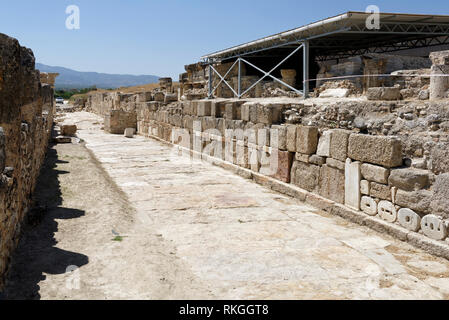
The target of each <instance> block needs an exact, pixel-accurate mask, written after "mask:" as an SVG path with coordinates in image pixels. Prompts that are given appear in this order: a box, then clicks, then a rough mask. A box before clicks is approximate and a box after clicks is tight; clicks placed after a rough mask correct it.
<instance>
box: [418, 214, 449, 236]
mask: <svg viewBox="0 0 449 320" xmlns="http://www.w3.org/2000/svg"><path fill="white" fill-rule="evenodd" d="M421 230H422V231H423V233H424V234H425V235H426V236H427V237H429V238H431V239H434V240H444V239H446V237H447V226H446V224H445V222H444V221H443V220H442V219H441V217H438V216H436V215H433V214H429V215H427V216H425V217H424V218H422V220H421Z"/></svg>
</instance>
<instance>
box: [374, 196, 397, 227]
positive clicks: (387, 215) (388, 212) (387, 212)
mask: <svg viewBox="0 0 449 320" xmlns="http://www.w3.org/2000/svg"><path fill="white" fill-rule="evenodd" d="M377 212H378V213H379V216H380V217H381V218H382V219H383V220H385V221H387V222H390V223H393V222H395V221H396V220H397V217H398V214H397V211H396V208H395V206H394V204H392V203H391V202H390V201H380V202H379V204H378V205H377Z"/></svg>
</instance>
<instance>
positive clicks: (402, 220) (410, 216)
mask: <svg viewBox="0 0 449 320" xmlns="http://www.w3.org/2000/svg"><path fill="white" fill-rule="evenodd" d="M398 222H399V224H400V225H401V226H403V227H404V228H406V229H407V230H410V231H414V232H418V231H419V229H420V228H421V217H420V216H419V215H418V214H417V213H416V212H415V211H413V210H410V209H407V208H402V209H400V210H399V212H398Z"/></svg>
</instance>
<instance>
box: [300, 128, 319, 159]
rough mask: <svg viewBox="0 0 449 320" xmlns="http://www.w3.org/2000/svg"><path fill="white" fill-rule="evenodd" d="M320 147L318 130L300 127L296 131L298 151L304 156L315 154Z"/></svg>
mask: <svg viewBox="0 0 449 320" xmlns="http://www.w3.org/2000/svg"><path fill="white" fill-rule="evenodd" d="M317 147H318V128H317V127H306V126H298V130H297V131H296V151H297V152H300V153H303V154H309V155H310V154H314V153H315V152H316V150H317Z"/></svg>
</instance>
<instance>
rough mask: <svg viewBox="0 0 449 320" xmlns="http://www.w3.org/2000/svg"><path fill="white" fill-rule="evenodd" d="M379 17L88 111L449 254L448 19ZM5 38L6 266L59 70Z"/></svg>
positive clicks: (112, 97)
mask: <svg viewBox="0 0 449 320" xmlns="http://www.w3.org/2000/svg"><path fill="white" fill-rule="evenodd" d="M367 15H368V14H366V13H360V12H348V13H345V14H343V15H339V16H336V17H333V18H329V19H326V20H322V21H319V22H316V23H312V24H309V25H306V26H304V27H300V28H298V29H294V30H290V31H286V32H283V33H280V34H277V35H274V36H270V37H266V38H262V39H260V40H256V41H252V42H249V43H246V44H242V45H239V46H236V47H232V48H229V49H225V50H222V51H218V52H215V53H213V54H209V55H205V56H204V57H202V58H201V61H200V62H196V63H193V64H189V65H186V66H185V73H182V74H181V75H180V76H179V86H177V87H175V86H174V82H173V81H172V79H171V78H161V79H160V85H159V87H158V88H157V89H154V90H151V91H140V92H135V93H121V92H119V91H114V92H108V91H94V92H91V93H89V95H88V97H87V101H85V102H84V101H83V102H82V105H80V106H79V107H80V108H81V109H83V110H84V111H88V112H91V113H95V114H97V115H100V116H102V117H103V118H104V130H105V131H106V132H108V133H110V134H120V135H123V134H126V136H127V137H132V136H133V134H134V132H135V133H136V134H138V135H141V136H144V137H149V138H152V139H157V140H159V141H163V142H165V143H169V144H171V145H173V146H174V147H175V148H176V150H178V152H179V154H183V155H184V156H188V157H192V158H195V159H200V160H201V159H202V160H204V161H207V162H210V163H213V164H215V165H218V166H221V167H223V168H226V169H229V170H231V171H233V172H234V173H236V174H238V175H241V176H243V177H245V178H247V179H253V180H254V181H255V182H257V183H259V184H262V185H264V186H266V187H268V188H269V189H271V190H273V191H276V192H280V193H283V194H286V195H288V196H290V197H293V198H297V199H299V200H301V201H304V202H306V203H308V204H311V205H313V206H314V207H316V208H319V209H320V210H323V211H326V212H328V213H331V214H334V215H338V216H340V217H343V218H345V219H348V220H350V221H352V222H355V223H357V224H360V225H364V226H368V227H370V228H372V229H374V230H376V231H378V232H382V233H387V234H389V235H391V236H393V237H396V238H398V239H400V240H402V241H405V242H408V243H410V244H412V245H414V246H416V247H419V248H421V249H424V250H427V251H428V252H430V253H432V254H434V255H437V256H442V257H445V258H447V259H449V238H448V235H449V76H448V74H449V16H436V15H433V16H424V15H412V14H387V13H385V14H382V15H381V21H382V24H381V28H380V29H375V30H370V29H368V28H367V26H366V24H365V21H366V19H367ZM0 44H1V46H0V62H1V64H0V68H1V73H0V104H1V108H0V112H1V113H0V115H1V121H0V127H1V128H2V129H1V131H0V166H1V167H0V171H1V172H2V177H1V191H0V197H1V201H0V206H1V215H2V218H1V219H0V232H1V233H0V236H1V246H0V275H3V274H4V273H5V270H7V266H8V264H9V257H10V255H11V252H12V250H13V249H14V247H15V245H16V243H17V239H18V236H19V234H20V224H21V223H22V221H23V220H24V217H25V216H26V214H27V212H28V211H29V210H30V206H31V194H32V193H33V188H34V186H35V181H36V176H37V174H38V172H39V168H40V165H41V164H42V161H43V159H44V155H45V150H46V147H47V142H48V140H49V138H50V134H51V128H52V123H53V99H52V97H53V90H52V86H51V84H52V83H51V82H52V81H54V77H51V76H49V75H41V76H39V73H38V72H37V71H36V70H35V69H34V57H33V54H32V52H31V50H29V49H26V48H23V47H20V45H19V43H18V42H17V40H14V39H11V38H9V37H7V36H4V35H0ZM49 79H50V80H51V81H49ZM130 129H134V130H130ZM0 286H1V282H0Z"/></svg>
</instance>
